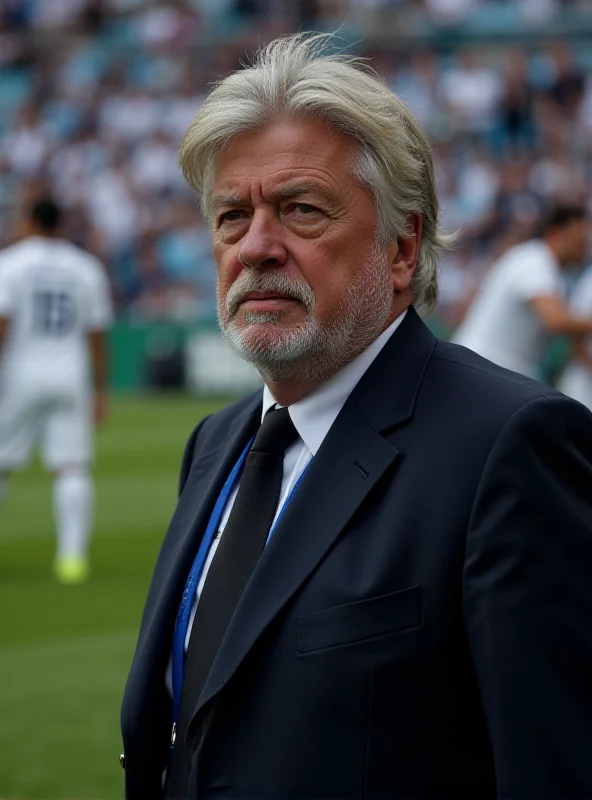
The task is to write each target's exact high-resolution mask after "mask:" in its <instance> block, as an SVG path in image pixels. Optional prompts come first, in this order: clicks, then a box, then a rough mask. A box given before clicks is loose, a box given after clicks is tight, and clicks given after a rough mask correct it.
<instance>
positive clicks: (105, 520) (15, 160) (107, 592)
mask: <svg viewBox="0 0 592 800" xmlns="http://www.w3.org/2000/svg"><path fill="white" fill-rule="evenodd" d="M337 28H340V35H341V37H342V38H343V39H344V40H345V41H346V42H350V43H351V44H352V46H353V48H354V49H355V51H356V52H358V53H359V54H362V55H365V56H368V57H370V58H372V59H373V61H374V63H375V65H376V66H377V68H378V69H379V70H380V71H381V72H382V73H383V74H384V75H385V77H386V79H387V80H388V82H389V84H390V85H391V87H392V88H393V89H394V91H396V92H397V93H398V94H399V95H400V96H401V97H403V99H405V100H406V101H407V103H408V104H409V105H410V107H411V108H412V109H413V110H414V111H415V113H416V115H417V116H418V117H419V119H420V120H421V122H422V123H423V125H424V126H425V127H426V129H427V130H428V132H429V134H430V136H431V139H432V141H433V144H434V148H435V151H436V167H437V180H438V185H439V192H440V198H441V201H442V205H443V209H444V222H445V225H446V226H447V227H448V228H450V229H456V228H459V227H460V228H462V231H463V233H462V237H461V241H460V246H459V248H458V249H457V251H456V252H455V253H453V254H452V255H450V256H448V257H447V258H446V260H445V261H444V262H443V263H442V268H441V273H442V274H441V284H442V298H441V304H440V308H439V311H438V312H437V314H435V315H434V316H433V317H432V318H431V319H430V324H431V326H432V327H433V328H434V330H435V331H436V332H437V333H440V334H441V335H447V334H448V333H449V332H450V331H451V330H452V329H453V328H454V327H456V325H457V324H458V322H459V321H460V320H461V319H462V317H463V314H464V313H465V310H466V308H467V305H468V303H469V302H470V299H471V297H472V295H473V293H474V292H475V289H476V287H477V286H478V285H479V282H480V280H481V278H482V276H483V274H484V272H485V270H486V269H487V267H488V266H489V265H490V264H491V262H492V261H493V259H494V258H495V257H496V256H498V255H499V254H500V253H501V252H502V251H503V250H505V249H507V248H508V247H509V246H511V245H512V244H515V243H517V242H519V241H521V240H524V239H526V238H528V237H529V236H530V235H531V234H532V233H533V232H534V230H535V228H536V225H537V222H538V220H539V219H540V217H541V215H542V213H543V212H544V211H545V209H546V208H548V207H549V205H550V204H552V203H554V202H556V201H566V200H567V201H571V202H574V201H581V202H585V203H587V204H588V205H589V206H590V208H591V210H592V191H591V186H592V181H591V179H592V3H591V2H589V0H166V2H165V1H161V0H0V246H5V245H7V244H9V243H11V242H12V241H14V239H15V238H18V235H19V231H18V222H19V214H20V210H21V209H22V208H23V206H24V205H25V204H27V203H28V202H29V201H30V200H31V199H34V198H36V197H37V196H40V195H41V194H44V193H45V192H46V190H47V189H48V188H49V189H51V190H52V191H54V192H55V194H56V196H57V197H58V198H59V200H60V201H61V202H62V203H63V204H64V205H65V206H66V208H67V210H68V235H69V236H70V237H71V239H72V240H73V241H75V242H77V243H79V244H81V245H82V246H83V247H85V248H87V249H89V250H90V251H92V252H94V253H95V254H97V255H98V256H99V257H100V258H101V259H102V261H103V262H104V263H105V265H106V266H107V268H108V270H109V274H110V278H111V282H112V286H113V292H114V297H115V300H116V306H117V323H116V325H115V327H114V330H113V332H112V336H111V386H112V390H113V398H112V408H111V417H110V421H109V423H108V425H107V426H106V427H105V428H104V429H103V430H101V431H99V434H98V464H97V470H96V475H97V525H96V533H95V537H94V541H93V551H92V552H93V564H94V573H93V578H92V580H91V581H90V582H89V583H88V584H86V585H84V586H82V587H77V588H76V589H73V588H64V587H61V586H58V585H57V584H54V582H53V581H52V579H51V575H50V563H51V557H52V552H53V546H54V544H53V533H52V528H53V522H52V518H51V505H50V482H49V478H48V477H47V476H46V475H44V474H43V473H42V472H41V471H40V469H39V468H38V467H35V468H33V469H31V470H29V471H28V472H27V473H25V474H24V475H22V476H17V478H16V480H15V481H14V485H13V487H12V491H11V493H10V494H9V497H8V501H7V504H6V507H5V508H4V509H3V513H2V516H1V517H0V609H1V611H0V798H11V799H12V798H14V799H15V800H21V799H24V798H31V800H49V799H50V798H56V799H59V800H65V799H66V798H68V799H69V800H74V799H75V798H88V799H89V800H110V799H111V798H117V797H121V796H122V773H121V770H120V768H119V766H118V763H117V757H118V753H119V746H120V745H119V727H118V711H119V702H120V699H121V694H122V690H123V683H124V680H125V675H126V670H127V667H128V665H129V662H130V659H131V654H132V649H133V645H134V641H135V635H136V631H137V627H138V623H139V616H140V613H141V608H142V604H143V600H144V597H145V592H146V589H147V584H148V580H149V577H150V572H151V568H152V565H153V562H154V558H155V556H156V552H157V548H158V544H159V541H160V539H161V537H162V534H163V532H164V530H165V528H166V525H167V522H168V519H169V516H170V513H171V511H172V509H173V506H174V503H175V491H176V481H177V472H178V467H179V461H180V457H181V453H182V448H183V445H184V442H185V440H186V438H187V435H188V433H189V431H190V430H191V428H192V427H193V425H194V424H195V423H196V422H197V421H198V420H199V419H200V418H201V417H202V416H203V415H204V414H206V413H209V412H210V411H211V410H213V409H214V408H216V407H218V406H219V405H220V403H221V402H223V400H222V399H220V398H222V397H228V396H230V395H232V394H236V393H241V392H244V391H246V390H248V389H249V388H250V387H251V386H253V385H254V384H255V383H256V378H255V376H254V375H253V372H252V371H251V370H250V369H249V368H247V367H245V366H244V365H242V364H240V363H237V361H236V360H235V359H234V358H233V357H232V355H231V354H229V352H228V351H227V350H226V348H225V347H224V345H222V344H221V342H220V339H219V337H218V335H217V333H216V325H215V295H214V292H215V270H214V265H213V262H212V256H211V252H210V243H209V235H208V230H207V228H206V227H205V225H204V224H203V222H201V221H200V218H199V215H198V213H197V207H196V201H195V198H194V197H193V196H192V194H191V192H190V191H189V190H188V188H187V187H186V186H185V184H184V182H183V180H182V178H181V175H180V173H179V171H178V169H177V166H176V156H177V148H178V145H179V142H180V139H181V136H182V134H183V132H184V130H185V128H186V126H187V124H188V123H189V121H190V120H191V118H192V116H193V114H194V113H195V111H196V110H197V108H198V107H199V104H200V102H201V101H202V99H203V97H204V94H205V92H206V91H207V87H208V84H209V83H210V82H211V81H212V80H214V79H215V78H217V77H220V76H224V75H225V74H227V73H228V72H229V71H230V70H232V69H234V68H237V67H238V66H239V63H240V60H241V59H244V57H245V52H246V51H252V50H253V49H254V48H255V47H256V46H257V45H258V44H259V43H261V42H263V41H266V40H268V39H269V38H272V37H274V36H276V35H279V34H281V33H287V32H290V31H294V30H306V29H315V30H336V29H337ZM560 358H561V347H560V346H558V349H556V350H555V351H552V352H551V354H550V357H549V364H548V365H547V369H548V375H549V377H552V374H553V371H554V369H555V368H556V364H557V360H558V359H560Z"/></svg>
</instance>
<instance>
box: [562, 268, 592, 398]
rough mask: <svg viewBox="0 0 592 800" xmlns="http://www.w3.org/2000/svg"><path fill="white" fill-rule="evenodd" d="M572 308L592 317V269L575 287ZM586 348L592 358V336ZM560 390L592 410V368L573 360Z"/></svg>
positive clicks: (588, 339)
mask: <svg viewBox="0 0 592 800" xmlns="http://www.w3.org/2000/svg"><path fill="white" fill-rule="evenodd" d="M570 307H571V310H572V311H573V313H574V314H575V315H576V316H578V317H592V267H590V268H589V269H588V270H586V272H584V274H583V275H582V277H581V278H580V279H579V281H578V282H577V284H576V285H575V287H574V290H573V294H572V299H571V303H570ZM586 347H587V349H588V353H589V355H590V357H591V358H592V336H588V338H587V340H586ZM558 388H559V389H560V391H562V392H563V393H564V394H567V395H569V396H570V397H573V398H574V399H575V400H579V401H580V403H583V404H584V405H586V406H588V408H590V409H592V368H590V367H588V366H587V365H585V364H582V363H581V362H580V361H578V360H577V359H575V358H574V359H572V360H571V361H570V362H569V363H568V365H567V366H566V368H565V370H564V372H563V375H562V376H561V379H560V381H559V386H558Z"/></svg>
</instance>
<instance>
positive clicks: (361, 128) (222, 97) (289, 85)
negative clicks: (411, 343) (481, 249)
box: [179, 33, 455, 315]
mask: <svg viewBox="0 0 592 800" xmlns="http://www.w3.org/2000/svg"><path fill="white" fill-rule="evenodd" d="M333 41H334V36H333V35H332V34H315V35H311V34H306V33H299V34H295V35H292V36H286V37H283V38H280V39H276V40H275V41H273V42H271V43H270V44H268V45H267V46H266V47H264V48H263V49H261V50H260V51H259V52H258V53H257V54H256V56H255V59H254V61H253V63H252V65H249V66H247V67H246V68H245V69H243V70H239V71H238V72H234V73H233V74H231V75H229V76H228V77H227V78H224V79H223V80H222V81H220V82H219V83H217V84H216V85H215V87H214V88H213V90H212V91H211V92H210V94H209V96H208V98H207V100H206V101H205V103H204V105H203V106H202V108H201V109H200V111H199V113H198V114H197V116H196V117H195V119H194V120H193V122H192V123H191V125H190V126H189V129H188V130H187V133H186V134H185V137H184V138H183V142H182V144H181V149H180V153H179V164H180V166H181V169H182V171H183V174H184V176H185V178H186V180H187V181H188V183H189V184H190V185H191V186H192V187H193V188H194V189H195V190H196V192H197V193H198V194H199V195H200V196H201V202H202V209H203V211H204V213H205V215H206V216H207V217H210V207H209V200H210V195H211V189H212V183H213V175H214V168H215V162H216V158H217V156H218V154H219V153H220V151H221V150H222V149H223V148H224V147H225V146H226V145H227V144H228V142H229V140H230V139H231V138H232V137H233V136H235V135H236V134H238V133H241V132H244V131H248V130H253V129H257V128H260V127H262V126H263V125H265V124H266V123H268V122H270V121H271V120H273V119H275V118H278V117H280V116H292V117H303V116H304V117H313V118H316V119H319V120H322V121H324V122H326V123H327V124H329V125H330V126H332V127H333V128H334V129H335V130H337V131H339V132H341V133H344V134H346V135H348V136H351V137H353V138H354V139H355V140H356V141H357V142H358V150H357V153H356V156H355V158H354V164H353V165H352V169H353V173H354V176H355V177H356V178H357V180H359V181H360V182H361V183H362V184H363V185H364V186H366V187H367V188H369V189H370V190H371V192H372V193H373V196H374V202H375V206H376V212H377V217H378V229H377V236H378V238H379V240H380V241H381V242H383V243H385V244H386V243H388V242H392V241H394V240H395V239H396V238H397V237H399V236H405V235H408V227H407V220H408V217H409V214H410V213H417V214H419V215H420V216H421V217H422V219H423V233H422V239H421V245H420V249H419V257H418V262H417V267H416V270H415V274H414V276H413V279H412V281H411V288H412V291H413V297H414V304H415V306H416V307H417V309H418V311H419V312H420V313H422V314H424V315H425V314H428V313H429V312H430V311H432V310H433V308H434V306H435V305H436V302H437V298H438V258H439V253H440V251H441V250H442V249H448V248H450V247H451V246H452V244H453V242H454V239H455V234H444V233H442V231H441V230H440V229H439V226H438V198H437V195H436V187H435V181H434V168H433V161H432V152H431V147H430V144H429V142H428V140H427V138H426V136H425V134H424V133H423V131H422V130H421V128H420V126H419V125H418V123H417V122H416V120H415V119H414V117H413V116H412V114H411V112H410V111H409V110H408V108H407V107H406V106H405V104H404V103H403V102H401V100H399V98H398V97H396V95H394V94H393V93H392V92H391V90H390V89H389V88H388V86H387V85H386V83H385V82H384V81H383V80H382V79H381V78H380V77H379V76H378V75H377V73H376V72H375V71H374V70H373V69H372V68H371V67H370V66H369V65H368V63H367V62H366V61H365V60H363V59H360V58H356V57H354V56H349V55H345V54H343V53H337V52H335V50H334V49H333V46H332V45H333Z"/></svg>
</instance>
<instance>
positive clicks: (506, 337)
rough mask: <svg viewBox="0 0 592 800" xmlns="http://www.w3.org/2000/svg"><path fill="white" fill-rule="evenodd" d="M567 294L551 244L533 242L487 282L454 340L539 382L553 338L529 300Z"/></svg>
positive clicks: (496, 267) (513, 252)
mask: <svg viewBox="0 0 592 800" xmlns="http://www.w3.org/2000/svg"><path fill="white" fill-rule="evenodd" d="M563 294H564V282H563V278H562V274H561V268H560V266H559V264H558V262H557V259H556V258H555V256H554V255H553V253H552V252H551V250H550V248H549V247H548V246H547V245H546V244H545V242H543V241H541V240H539V239H533V240H531V241H529V242H526V243H525V244H520V245H517V246H516V247H512V248H511V249H510V250H508V252H507V253H506V254H505V255H503V256H502V257H501V258H500V259H499V260H498V261H497V262H496V263H495V264H493V266H492V267H491V269H490V270H489V272H488V273H487V275H486V276H485V279H484V280H483V283H482V284H481V286H480V287H479V291H478V292H477V296H476V297H475V299H474V301H473V303H472V305H471V307H470V309H469V311H468V313H467V316H466V317H465V319H464V321H463V323H462V324H461V325H460V327H459V328H458V330H457V331H456V333H455V334H454V336H453V337H452V340H453V341H454V342H456V343H457V344H462V345H464V346H465V347H468V348H469V349H470V350H474V351H475V352H476V353H479V355H482V356H484V357H485V358H488V359H489V360H490V361H493V362H494V363H496V364H499V365H500V366H502V367H507V368H508V369H512V370H514V371H515V372H521V373H522V374H524V375H529V376H531V377H536V376H537V365H538V364H539V363H540V361H541V359H542V357H543V355H544V352H545V347H546V346H547V344H548V341H549V337H548V334H547V332H546V331H545V328H544V326H543V324H542V322H541V321H540V319H539V317H538V316H537V314H536V312H535V311H534V310H533V309H532V308H531V307H530V305H529V300H531V299H532V298H533V297H550V296H553V297H557V296H558V295H559V296H563Z"/></svg>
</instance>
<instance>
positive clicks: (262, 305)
mask: <svg viewBox="0 0 592 800" xmlns="http://www.w3.org/2000/svg"><path fill="white" fill-rule="evenodd" d="M297 302H298V300H296V299H295V298H294V297H290V296H289V295H286V294H282V293H281V292H275V291H265V292H248V293H247V294H246V295H245V296H244V297H243V299H242V300H241V303H240V307H241V308H243V309H245V311H282V310H284V309H285V308H286V307H287V306H288V305H290V304H292V303H297Z"/></svg>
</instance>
